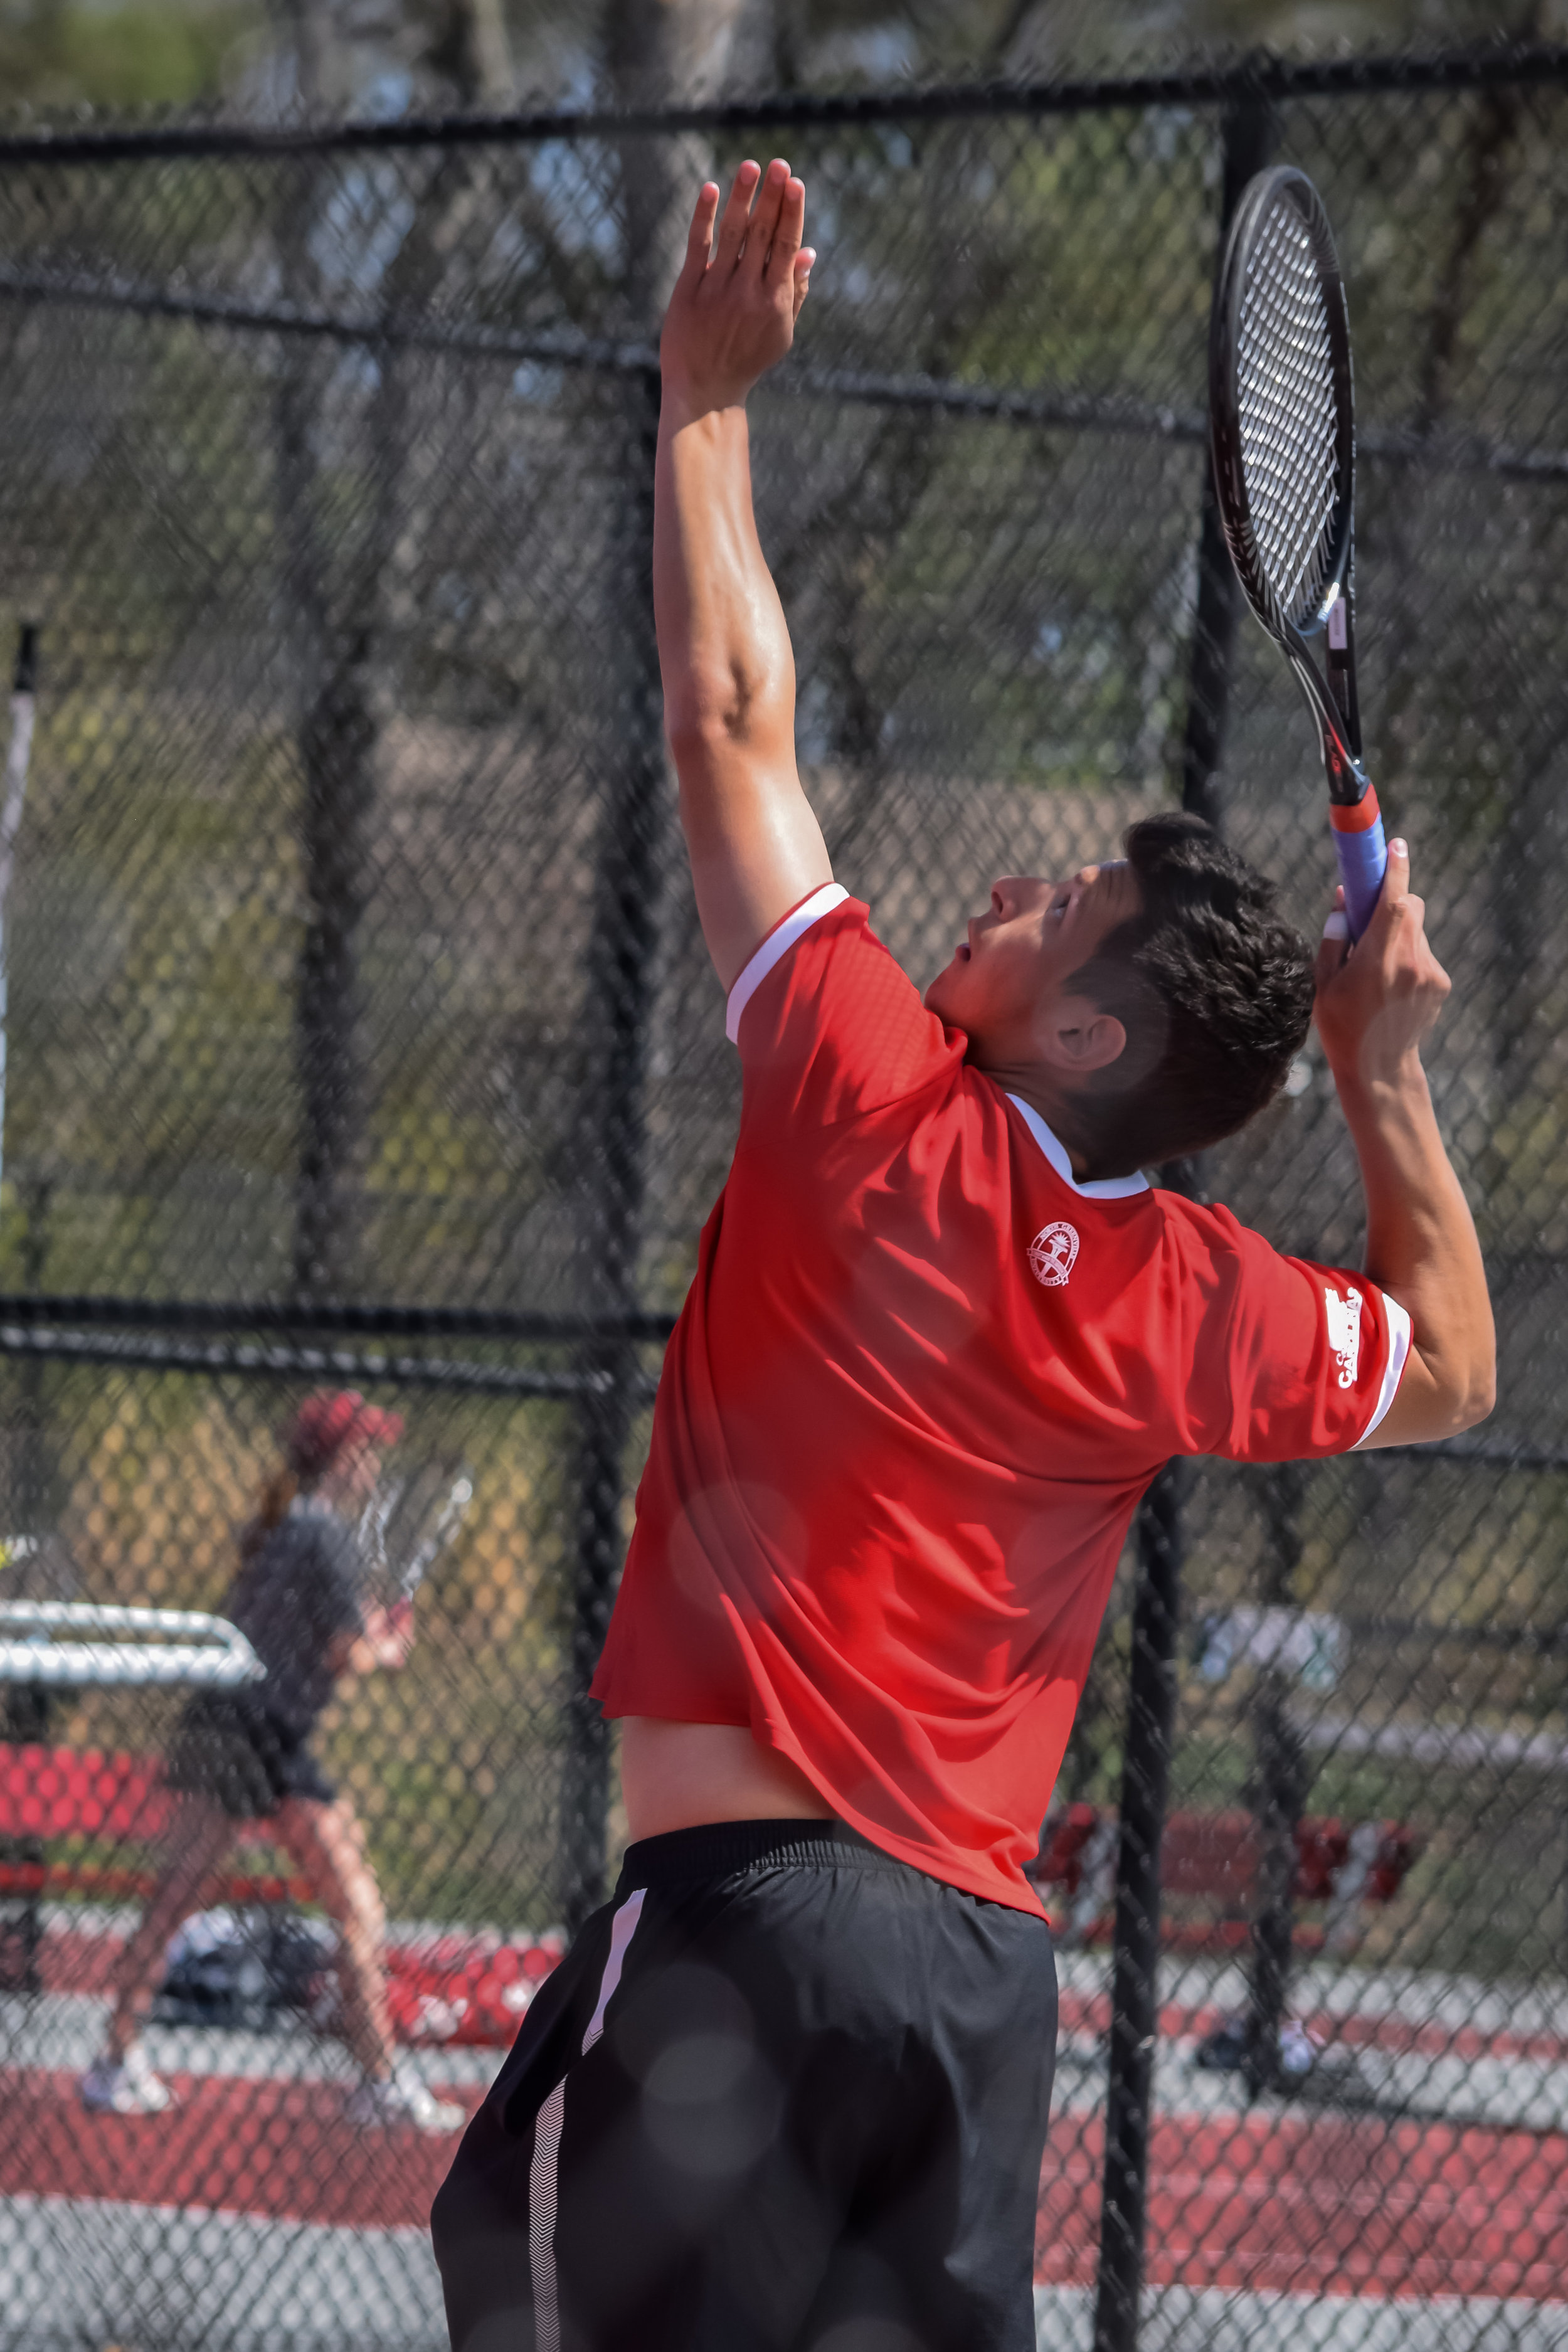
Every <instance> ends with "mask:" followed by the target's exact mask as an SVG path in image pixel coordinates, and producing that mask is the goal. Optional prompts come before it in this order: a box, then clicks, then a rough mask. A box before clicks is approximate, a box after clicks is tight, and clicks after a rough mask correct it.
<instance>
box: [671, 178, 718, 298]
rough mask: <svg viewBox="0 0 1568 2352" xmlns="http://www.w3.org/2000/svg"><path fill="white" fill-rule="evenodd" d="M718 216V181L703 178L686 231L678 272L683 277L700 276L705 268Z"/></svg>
mask: <svg viewBox="0 0 1568 2352" xmlns="http://www.w3.org/2000/svg"><path fill="white" fill-rule="evenodd" d="M718 216H719V186H718V183H717V181H714V180H705V181H704V182H703V184H702V186H701V187H700V190H699V191H698V195H697V203H696V205H695V208H694V209H693V211H692V215H691V226H690V228H689V230H688V231H687V236H686V261H685V264H684V267H683V268H682V269H681V273H680V274H681V276H682V277H683V278H700V277H701V275H702V273H703V271H704V270H705V269H706V268H707V267H708V257H709V255H710V252H711V251H712V249H713V224H714V222H715V220H717V218H718Z"/></svg>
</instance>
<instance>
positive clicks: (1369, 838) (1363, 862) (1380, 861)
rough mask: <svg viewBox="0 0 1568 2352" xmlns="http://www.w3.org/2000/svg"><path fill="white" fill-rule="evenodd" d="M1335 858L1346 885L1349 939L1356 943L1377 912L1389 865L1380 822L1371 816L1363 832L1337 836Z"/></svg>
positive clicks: (1381, 822) (1377, 818)
mask: <svg viewBox="0 0 1568 2352" xmlns="http://www.w3.org/2000/svg"><path fill="white" fill-rule="evenodd" d="M1334 856H1336V857H1337V858H1338V859H1339V862H1340V880H1341V881H1342V883H1343V884H1344V886H1345V913H1346V915H1347V916H1348V917H1349V919H1350V927H1351V937H1352V940H1359V939H1360V937H1361V935H1362V933H1363V931H1364V930H1365V929H1366V927H1367V925H1368V924H1369V923H1370V922H1371V920H1372V919H1373V915H1374V914H1375V912H1376V911H1377V901H1378V898H1379V896H1380V894H1381V892H1382V889H1383V877H1384V872H1385V871H1386V869H1387V866H1388V844H1387V842H1386V841H1385V840H1384V837H1383V819H1382V818H1381V817H1374V818H1373V822H1372V823H1371V824H1369V825H1368V826H1367V828H1366V831H1365V832H1364V833H1336V834H1335V835H1334Z"/></svg>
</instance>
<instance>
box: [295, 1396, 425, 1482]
mask: <svg viewBox="0 0 1568 2352" xmlns="http://www.w3.org/2000/svg"><path fill="white" fill-rule="evenodd" d="M402 1434H403V1415H402V1414H401V1413H400V1412H382V1411H381V1409H380V1407H379V1406H378V1405H374V1404H366V1402H365V1401H364V1399H363V1397H362V1396H361V1394H360V1392H359V1391H358V1390H357V1389H337V1390H330V1389H324V1390H322V1391H321V1393H320V1394H319V1395H317V1396H313V1397H307V1398H306V1399H305V1402H304V1403H303V1404H302V1405H301V1406H300V1410H299V1412H297V1413H296V1414H295V1415H294V1420H293V1423H292V1426H291V1427H290V1429H289V1435H288V1439H287V1441H286V1444H287V1451H288V1455H289V1468H290V1469H291V1470H292V1471H293V1472H294V1473H295V1475H296V1476H297V1477H300V1478H319V1477H320V1476H321V1473H322V1471H323V1470H326V1469H329V1468H330V1467H331V1465H332V1463H334V1462H335V1461H336V1460H337V1457H338V1455H339V1454H341V1453H342V1450H343V1448H344V1446H345V1445H350V1444H354V1443H355V1442H356V1441H358V1440H361V1439H369V1441H370V1442H371V1444H374V1445H395V1444H396V1443H397V1441H398V1439H399V1438H400V1437H401V1436H402Z"/></svg>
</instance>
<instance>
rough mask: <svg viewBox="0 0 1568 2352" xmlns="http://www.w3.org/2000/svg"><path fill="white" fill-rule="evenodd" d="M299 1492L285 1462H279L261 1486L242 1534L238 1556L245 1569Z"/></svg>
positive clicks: (287, 1512) (285, 1516)
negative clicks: (252, 1511) (254, 1509)
mask: <svg viewBox="0 0 1568 2352" xmlns="http://www.w3.org/2000/svg"><path fill="white" fill-rule="evenodd" d="M299 1491H300V1481H299V1477H298V1475H296V1473H295V1472H294V1471H293V1470H292V1469H291V1468H290V1467H289V1464H288V1463H287V1462H283V1463H279V1466H278V1468H277V1469H276V1470H274V1471H273V1473H272V1475H271V1476H270V1477H269V1478H268V1481H267V1484H266V1485H265V1486H263V1487H262V1489H261V1494H260V1497H259V1499H258V1503H257V1506H256V1511H255V1516H254V1517H252V1518H251V1519H250V1521H249V1523H248V1524H247V1526H246V1527H245V1528H244V1529H243V1530H242V1531H241V1534H240V1538H239V1556H240V1559H242V1560H244V1561H245V1563H246V1565H247V1567H248V1566H249V1564H250V1562H251V1561H252V1560H253V1559H255V1558H256V1555H257V1553H258V1551H259V1550H260V1549H261V1547H262V1545H263V1544H264V1543H265V1542H266V1541H267V1538H268V1536H269V1535H270V1534H271V1533H272V1530H273V1528H275V1527H278V1526H279V1524H280V1523H281V1522H282V1521H283V1520H284V1519H286V1518H287V1517H288V1516H289V1505H290V1504H291V1503H292V1501H293V1500H294V1497H295V1496H296V1495H297V1494H298V1493H299Z"/></svg>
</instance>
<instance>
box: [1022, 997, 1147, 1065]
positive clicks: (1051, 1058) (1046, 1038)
mask: <svg viewBox="0 0 1568 2352" xmlns="http://www.w3.org/2000/svg"><path fill="white" fill-rule="evenodd" d="M1036 1043H1037V1051H1038V1053H1039V1056H1040V1059H1041V1060H1042V1061H1043V1062H1044V1063H1046V1064H1047V1066H1048V1067H1049V1068H1051V1069H1053V1070H1057V1071H1059V1072H1060V1074H1061V1076H1063V1077H1066V1078H1087V1077H1089V1076H1090V1075H1091V1074H1092V1073H1093V1072H1094V1071H1096V1070H1108V1069H1110V1066H1111V1064H1112V1063H1113V1062H1119V1061H1120V1060H1121V1056H1122V1055H1123V1054H1124V1053H1125V1052H1126V1051H1127V1031H1126V1029H1125V1027H1124V1026H1123V1024H1121V1022H1120V1021H1119V1020H1118V1019H1117V1017H1116V1015H1115V1013H1102V1012H1101V1011H1100V1007H1099V1005H1098V1004H1096V1003H1094V1001H1093V999H1092V998H1090V997H1088V996H1061V997H1058V999H1057V1001H1056V1003H1054V1004H1053V1005H1052V1007H1051V1010H1050V1015H1049V1018H1048V1020H1047V1021H1046V1022H1045V1023H1044V1024H1042V1026H1041V1029H1040V1031H1039V1033H1038V1034H1037V1040H1036Z"/></svg>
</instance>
